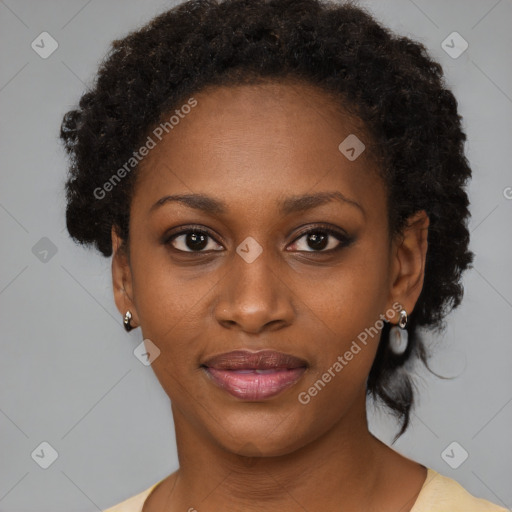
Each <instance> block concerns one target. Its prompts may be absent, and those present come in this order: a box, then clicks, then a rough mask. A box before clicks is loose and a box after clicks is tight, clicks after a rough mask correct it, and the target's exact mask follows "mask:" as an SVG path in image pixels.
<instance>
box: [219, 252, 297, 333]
mask: <svg viewBox="0 0 512 512" xmlns="http://www.w3.org/2000/svg"><path fill="white" fill-rule="evenodd" d="M268 256H269V255H267V254H266V253H265V251H263V252H262V253H261V254H260V256H258V258H257V259H256V260H254V261H252V262H251V263H248V262H247V261H245V260H244V259H243V258H241V257H240V256H239V255H238V254H234V255H233V260H234V261H233V262H232V265H231V266H230V270H229V271H228V274H227V275H226V276H225V277H224V278H223V279H222V281H221V283H219V290H220V292H219V297H218V300H217V302H216V304H215V317H216V319H217V321H218V322H219V323H220V324H221V325H222V326H223V327H225V328H229V329H238V330H241V331H244V332H247V333H251V334H259V333H261V332H263V331H265V330H270V331H273V330H278V329H281V328H283V327H285V326H288V325H290V324H291V323H292V321H293V317H294V315H295V308H294V305H293V291H292V290H291V289H290V287H289V286H288V285H287V283H285V282H284V280H283V277H282V276H280V275H279V270H278V269H277V268H273V267H272V262H271V261H270V260H271V258H270V257H268ZM230 263H231V262H230Z"/></svg>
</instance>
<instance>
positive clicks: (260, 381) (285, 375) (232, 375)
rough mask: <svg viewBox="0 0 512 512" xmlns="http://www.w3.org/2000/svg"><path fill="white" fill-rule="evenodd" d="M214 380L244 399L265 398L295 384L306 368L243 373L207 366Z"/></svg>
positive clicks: (208, 372)
mask: <svg viewBox="0 0 512 512" xmlns="http://www.w3.org/2000/svg"><path fill="white" fill-rule="evenodd" d="M204 370H205V371H206V373H207V374H208V375H209V376H210V377H211V379H212V380H213V382H214V383H215V384H217V385H218V386H219V387H220V388H222V389H224V390H225V391H227V392H228V393H230V394H231V395H233V396H235V397H237V398H241V399H243V400H263V399H265V398H271V397H273V396H276V395H278V394H279V393H281V391H284V390H285V389H287V388H289V387H291V386H293V385H294V384H295V383H296V382H297V381H298V380H299V379H300V378H301V377H302V375H303V374H304V372H305V371H306V368H304V367H303V368H293V369H289V370H288V369H279V370H275V371H272V372H269V373H253V372H251V373H242V372H241V371H236V370H218V369H216V368H208V367H205V368H204Z"/></svg>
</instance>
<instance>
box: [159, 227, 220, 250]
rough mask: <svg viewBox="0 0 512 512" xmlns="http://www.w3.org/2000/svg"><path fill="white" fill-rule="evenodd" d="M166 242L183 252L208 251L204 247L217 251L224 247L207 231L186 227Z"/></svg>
mask: <svg viewBox="0 0 512 512" xmlns="http://www.w3.org/2000/svg"><path fill="white" fill-rule="evenodd" d="M165 244H168V245H171V246H172V247H173V248H174V249H176V250H177V251H181V252H206V251H205V250H204V249H207V250H213V251H217V250H219V249H216V248H215V247H220V250H222V249H223V247H222V246H220V245H219V244H218V243H217V242H215V240H214V238H213V237H212V236H211V235H210V234H209V233H208V232H207V231H203V230H199V229H186V230H182V231H179V232H178V233H174V234H173V235H171V236H170V237H168V238H167V239H166V241H165Z"/></svg>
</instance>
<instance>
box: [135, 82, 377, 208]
mask: <svg viewBox="0 0 512 512" xmlns="http://www.w3.org/2000/svg"><path fill="white" fill-rule="evenodd" d="M192 96H193V99H194V100H195V102H196V104H195V106H194V107H192V108H186V109H183V110H182V111H181V110H180V106H177V107H176V109H175V111H174V112H171V113H169V116H168V117H169V118H170V117H171V116H172V115H173V114H174V113H176V114H181V115H179V116H178V115H175V116H174V123H173V124H172V128H170V127H169V125H167V130H164V131H163V135H161V136H160V138H161V140H159V138H157V137H156V136H155V135H154V132H151V133H150V136H151V137H152V138H153V139H154V141H155V146H154V148H153V149H151V151H150V152H149V154H148V155H147V156H146V157H145V158H144V160H143V161H142V163H141V165H140V169H139V176H138V180H137V186H136V190H135V197H134V202H135V201H137V203H138V204H141V205H144V206H147V207H148V208H149V207H150V206H151V204H153V203H154V202H155V201H157V200H158V199H160V198H161V197H162V196H163V195H165V194H166V193H167V194H175V193H187V194H188V193H200V194H207V195H209V196H214V197H217V198H222V199H224V202H225V203H227V204H231V205H233V208H235V207H238V208H244V209H245V210H247V209H250V208H251V207H253V206H254V205H255V204H256V203H257V204H258V205H261V204H262V203H265V202H266V201H268V203H269V206H270V203H272V202H274V203H275V200H276V198H283V197H284V196H287V195H298V194H304V193H308V192H309V193H311V192H316V191H334V190H338V191H339V192H341V193H342V194H344V195H345V196H347V197H350V198H353V199H355V200H358V202H363V203H365V202H366V203H372V202H373V203H375V201H377V202H378V201H379V200H380V199H382V197H380V196H382V195H383V184H382V182H381V180H380V178H378V175H377V174H376V173H375V170H376V166H375V163H374V162H373V161H372V159H371V158H370V155H369V154H368V153H369V152H367V151H366V150H365V151H363V152H362V153H361V154H360V156H359V157H357V158H356V159H355V160H351V159H349V158H347V156H346V153H345V154H344V153H343V152H342V151H341V150H340V144H342V143H343V141H345V140H349V141H350V142H351V145H352V146H353V145H354V141H355V142H356V144H357V143H358V142H357V141H360V142H361V143H362V144H364V141H365V140H366V136H365V133H364V127H363V126H362V123H361V122H360V121H358V120H356V119H354V118H353V117H351V116H349V115H348V114H345V113H344V112H343V109H342V108H341V107H340V104H339V101H336V100H335V99H334V98H333V97H332V96H331V95H329V94H326V93H324V92H323V91H322V90H319V89H317V88H315V87H314V86H311V85H306V84H299V83H296V82H288V83H286V82H285V83H263V84H257V85H241V86H230V87H227V86H218V87H208V88H206V89H203V90H202V91H200V92H199V93H197V94H193V95H192ZM186 102H187V98H186V99H185V101H184V103H183V104H185V103H186ZM189 103H190V102H189ZM185 112H187V113H185ZM164 118H165V116H164ZM176 121H177V122H176ZM167 131H168V133H166V132H167ZM160 132H162V130H160ZM354 137H357V138H354ZM347 138H348V139H347ZM366 143H367V144H366V146H368V143H369V141H368V140H366ZM360 147H363V146H360ZM360 147H356V149H357V150H360ZM342 149H346V148H344V146H342ZM349 156H350V153H349ZM375 196H379V197H380V199H379V197H375ZM150 203H151V204H150Z"/></svg>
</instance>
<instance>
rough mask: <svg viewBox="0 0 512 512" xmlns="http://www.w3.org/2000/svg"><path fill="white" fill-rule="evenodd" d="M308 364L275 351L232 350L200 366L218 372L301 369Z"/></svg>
mask: <svg viewBox="0 0 512 512" xmlns="http://www.w3.org/2000/svg"><path fill="white" fill-rule="evenodd" d="M307 365H308V364H307V362H306V361H305V360H304V359H301V358H299V357H295V356H292V355H291V354H285V353H283V352H276V351H275V350H260V351H259V352H250V351H248V350H233V351H232V352H225V353H223V354H219V355H216V356H213V357H211V358H209V359H207V360H205V361H204V362H203V363H202V366H207V367H209V368H215V369H218V370H252V369H257V370H270V369H273V368H301V367H306V366H307Z"/></svg>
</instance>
